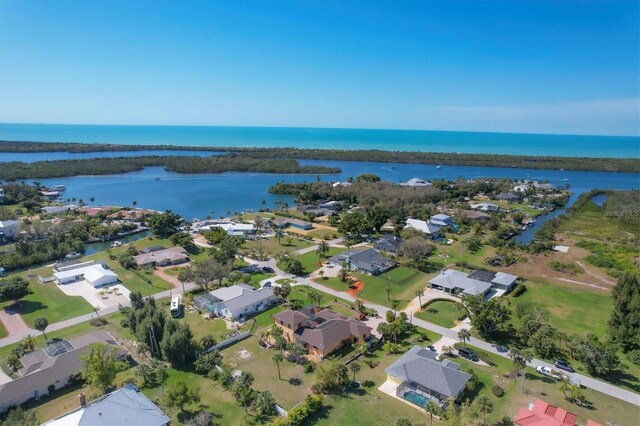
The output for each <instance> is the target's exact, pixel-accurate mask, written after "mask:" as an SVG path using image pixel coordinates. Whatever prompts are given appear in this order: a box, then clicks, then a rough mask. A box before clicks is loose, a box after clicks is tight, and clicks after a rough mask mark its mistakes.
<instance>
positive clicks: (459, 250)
mask: <svg viewBox="0 0 640 426" xmlns="http://www.w3.org/2000/svg"><path fill="white" fill-rule="evenodd" d="M458 238H459V241H454V242H453V243H452V244H451V245H442V244H439V245H436V251H435V252H434V254H432V255H431V257H430V259H432V260H434V261H440V262H442V263H443V264H444V265H452V264H454V263H456V262H466V263H467V264H469V265H475V266H482V264H483V263H482V261H483V260H484V258H486V257H487V256H489V255H491V254H493V253H494V252H495V249H494V248H493V247H489V246H482V247H481V248H480V249H479V250H478V251H476V252H474V253H472V252H469V251H468V250H467V248H466V247H465V245H464V241H465V240H466V239H467V238H469V236H468V235H465V236H459V237H458ZM441 254H444V255H446V257H444V258H442V257H440V256H439V255H441Z"/></svg>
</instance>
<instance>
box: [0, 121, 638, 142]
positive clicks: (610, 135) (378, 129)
mask: <svg viewBox="0 0 640 426" xmlns="http://www.w3.org/2000/svg"><path fill="white" fill-rule="evenodd" d="M6 124H8V125H41V126H96V127H97V126H109V127H126V126H130V127H224V128H264V129H309V130H372V131H396V132H452V133H487V134H505V135H532V136H580V137H585V136H586V137H614V138H635V139H640V133H639V134H637V135H628V134H627V135H623V134H613V135H612V134H587V133H536V132H501V131H486V130H444V129H406V128H377V127H330V126H329V127H322V126H251V125H223V124H117V123H116V124H114V123H101V124H98V123H43V122H2V121H0V125H6Z"/></svg>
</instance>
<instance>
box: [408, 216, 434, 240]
mask: <svg viewBox="0 0 640 426" xmlns="http://www.w3.org/2000/svg"><path fill="white" fill-rule="evenodd" d="M409 228H413V229H417V230H418V231H421V232H422V233H423V234H424V235H425V236H426V237H428V238H431V239H434V238H438V236H439V235H440V227H439V226H437V225H434V224H433V223H430V222H425V221H424V220H420V219H411V218H408V219H407V222H406V225H405V226H404V229H409Z"/></svg>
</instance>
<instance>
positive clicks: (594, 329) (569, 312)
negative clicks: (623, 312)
mask: <svg viewBox="0 0 640 426" xmlns="http://www.w3.org/2000/svg"><path fill="white" fill-rule="evenodd" d="M526 286H527V290H526V291H525V292H524V293H523V294H521V295H520V296H518V297H515V298H510V300H511V301H512V303H511V307H512V308H515V306H516V304H517V303H519V302H525V301H529V302H533V303H536V304H538V305H541V306H543V307H544V308H545V309H546V310H547V311H548V313H549V315H548V316H547V320H548V321H549V324H550V325H552V326H553V327H556V328H557V329H558V330H560V331H562V332H563V333H567V334H571V333H577V334H581V335H582V334H585V333H592V334H595V335H596V336H598V337H600V338H601V339H605V338H606V336H607V321H608V320H609V316H610V314H611V308H612V301H611V297H610V296H608V295H606V294H602V293H597V292H593V291H586V290H583V289H573V288H569V287H564V286H560V285H554V284H550V283H549V282H548V281H546V280H543V279H539V280H536V281H527V283H526ZM514 321H516V320H515V316H514ZM514 324H515V325H517V324H516V323H515V322H514Z"/></svg>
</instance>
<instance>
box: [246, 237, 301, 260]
mask: <svg viewBox="0 0 640 426" xmlns="http://www.w3.org/2000/svg"><path fill="white" fill-rule="evenodd" d="M313 244H314V243H313V242H310V241H307V240H301V239H298V238H296V237H291V236H284V237H283V238H282V240H281V241H280V242H278V239H277V238H275V237H272V238H262V239H260V240H252V241H246V242H245V243H244V245H243V246H242V249H241V251H242V253H243V254H244V255H245V256H249V257H251V254H253V253H258V251H259V250H260V248H262V250H263V252H264V255H265V256H267V257H275V255H276V254H278V253H282V252H286V251H296V250H299V249H301V248H305V247H309V246H312V245H313Z"/></svg>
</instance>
